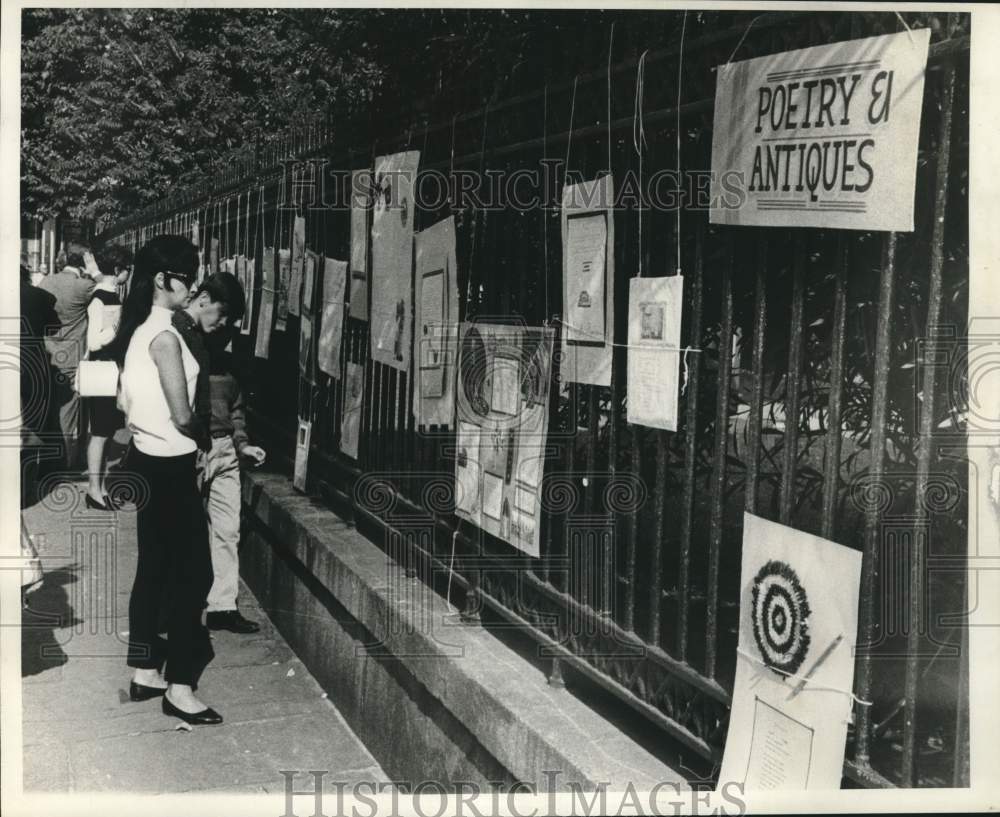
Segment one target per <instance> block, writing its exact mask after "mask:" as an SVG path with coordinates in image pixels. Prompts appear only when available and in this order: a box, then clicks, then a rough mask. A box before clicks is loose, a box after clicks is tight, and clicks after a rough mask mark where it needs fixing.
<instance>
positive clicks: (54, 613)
mask: <svg viewBox="0 0 1000 817" xmlns="http://www.w3.org/2000/svg"><path fill="white" fill-rule="evenodd" d="M79 570H80V567H79V565H68V566H67V567H61V568H59V569H58V570H53V571H51V572H49V573H46V574H45V577H44V579H43V581H42V584H41V585H40V586H39V587H38V588H37V589H36V590H34V591H32V592H31V593H30V594H29V595H28V596H27V599H26V605H27V606H26V607H25V608H24V609H23V610H22V611H21V676H22V677H24V678H27V677H29V676H31V675H39V674H41V673H43V672H45V671H46V670H49V669H54V668H55V667H60V666H62V665H63V664H65V663H66V662H67V660H68V658H67V657H66V652H65V651H64V650H63V648H62V645H61V644H60V643H59V642H58V641H57V640H56V636H55V630H57V629H63V628H66V627H74V626H76V625H77V624H80V623H81V620H80V619H78V618H77V617H76V615H75V614H74V612H73V608H72V607H71V606H70V604H69V594H68V593H67V591H66V589H65V588H66V585H70V584H74V583H75V582H77V581H79V576H78V575H77V574H78V572H79Z"/></svg>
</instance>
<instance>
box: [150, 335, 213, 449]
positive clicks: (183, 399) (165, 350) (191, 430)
mask: <svg viewBox="0 0 1000 817" xmlns="http://www.w3.org/2000/svg"><path fill="white" fill-rule="evenodd" d="M149 354H150V356H151V357H152V358H153V362H154V363H155V364H156V368H157V371H158V372H159V374H160V386H161V387H162V388H163V395H164V397H166V399H167V406H168V407H169V408H170V419H171V420H172V421H173V423H174V425H175V426H177V429H178V431H180V432H181V433H182V434H184V435H185V436H186V437H190V438H191V439H192V440H194V441H195V442H199V444H200V440H201V438H203V437H204V434H205V432H204V429H203V428H202V424H201V422H200V421H199V420H198V417H197V416H196V415H195V414H194V412H193V411H191V404H190V403H189V402H188V392H187V380H186V378H185V377H184V362H183V360H182V359H181V343H180V341H179V340H178V339H177V336H176V335H174V333H173V332H170V331H167V330H164V331H163V332H160V334H158V335H157V336H156V337H155V338H153V341H152V343H150V344H149Z"/></svg>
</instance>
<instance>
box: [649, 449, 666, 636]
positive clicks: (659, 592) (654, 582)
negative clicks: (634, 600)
mask: <svg viewBox="0 0 1000 817" xmlns="http://www.w3.org/2000/svg"><path fill="white" fill-rule="evenodd" d="M653 433H654V434H655V436H656V487H655V488H654V490H653V501H654V502H655V503H656V505H655V510H654V516H653V520H654V521H653V542H652V546H651V547H650V550H649V633H648V635H647V639H648V640H649V642H650V643H651V644H653V645H654V646H657V647H658V646H659V645H660V612H661V608H662V606H663V575H662V573H663V564H662V562H663V505H664V503H665V502H666V493H667V441H666V435H667V433H668V432H666V431H655V432H653Z"/></svg>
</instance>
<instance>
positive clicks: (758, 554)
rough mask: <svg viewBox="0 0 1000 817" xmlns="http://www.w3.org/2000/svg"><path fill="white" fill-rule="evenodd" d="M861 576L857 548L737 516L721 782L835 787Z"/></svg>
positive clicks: (841, 758) (847, 712) (843, 739)
mask: <svg viewBox="0 0 1000 817" xmlns="http://www.w3.org/2000/svg"><path fill="white" fill-rule="evenodd" d="M860 582H861V553H860V552H858V551H855V550H852V549H851V548H847V547H844V546H843V545H838V544H836V543H835V542H831V541H829V540H827V539H822V538H820V537H818V536H813V535H812V534H809V533H804V532H803V531H799V530H795V529H794V528H790V527H787V526H785V525H780V524H778V523H777V522H770V521H768V520H765V519H762V518H760V517H758V516H754V515H753V514H749V513H746V514H744V516H743V560H742V569H741V576H740V613H739V615H740V618H739V650H738V653H737V656H736V677H735V680H734V683H733V696H732V707H731V710H730V716H729V733H728V735H727V737H726V747H725V752H724V754H723V759H722V768H721V771H720V774H719V785H720V786H722V785H723V784H725V783H726V782H728V781H736V782H739V783H745V784H746V786H747V788H748V790H749V789H750V788H751V787H752V788H760V789H769V788H772V789H780V788H785V789H792V788H794V789H836V788H839V786H840V781H841V776H842V774H843V763H844V748H845V744H846V740H847V724H848V720H849V718H850V716H851V712H852V707H853V699H852V697H851V692H852V684H853V681H854V669H855V667H854V648H855V639H856V633H857V625H858V598H859V595H860ZM768 707H769V708H768ZM772 710H773V711H772Z"/></svg>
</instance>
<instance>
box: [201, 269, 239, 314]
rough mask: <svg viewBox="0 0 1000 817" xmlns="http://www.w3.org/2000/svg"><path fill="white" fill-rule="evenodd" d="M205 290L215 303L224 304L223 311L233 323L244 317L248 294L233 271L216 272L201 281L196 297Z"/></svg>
mask: <svg viewBox="0 0 1000 817" xmlns="http://www.w3.org/2000/svg"><path fill="white" fill-rule="evenodd" d="M203 292H205V293H208V297H209V298H210V299H211V300H212V302H213V303H217V304H222V308H223V311H224V312H225V313H226V317H227V318H229V322H230V323H231V324H232V323H236V321H238V320H240V319H242V318H243V311H244V303H243V301H244V298H245V297H246V295H245V294H244V292H243V286H242V284H240V282H239V279H238V278H237V277H236V276H235V275H233V274H232V273H231V272H216V273H213V274H212V275H209V276H208V278H206V279H205V280H204V281H202V282H201V286H199V287H198V291H197V292H195V297H196V298H197V297H198V296H199V295H201V294H202V293H203Z"/></svg>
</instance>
